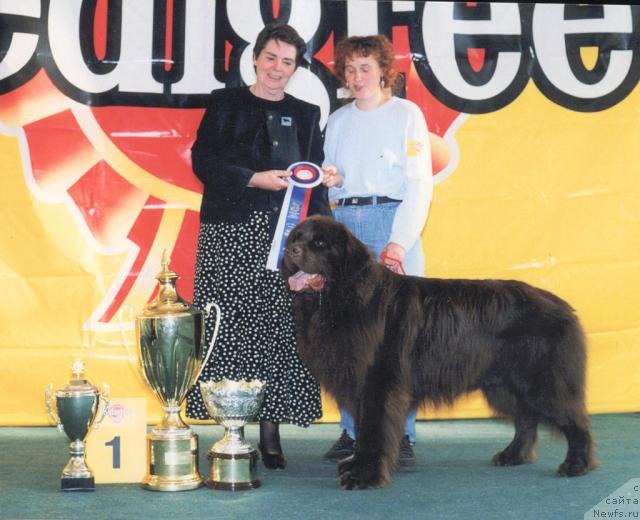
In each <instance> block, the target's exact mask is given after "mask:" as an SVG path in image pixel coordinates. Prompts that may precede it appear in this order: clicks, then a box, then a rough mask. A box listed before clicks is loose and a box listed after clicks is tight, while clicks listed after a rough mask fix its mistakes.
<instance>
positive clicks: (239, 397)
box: [200, 380, 264, 491]
mask: <svg viewBox="0 0 640 520" xmlns="http://www.w3.org/2000/svg"><path fill="white" fill-rule="evenodd" d="M200 393H201V394H202V399H203V401H204V404H205V406H206V407H207V411H208V412H209V415H211V417H213V418H214V419H215V420H216V422H217V423H218V424H221V425H222V426H224V427H225V431H224V437H223V438H222V439H221V440H219V441H218V442H216V443H215V444H214V445H213V446H212V447H211V449H210V450H209V451H208V453H207V458H208V459H209V461H210V462H211V472H210V474H209V478H208V479H207V481H206V485H207V487H209V488H212V489H225V490H229V491H237V490H242V489H253V488H257V487H259V486H260V481H259V480H258V479H257V478H256V465H257V460H258V454H257V453H256V450H255V449H254V448H253V447H252V446H251V444H249V443H248V442H247V441H246V440H245V439H244V425H245V424H246V423H248V422H250V421H251V420H252V419H253V418H254V417H255V415H256V413H258V410H259V409H260V405H261V404H262V398H263V397H264V383H263V382H262V381H258V380H253V381H230V380H224V381H218V382H215V381H206V382H205V381H201V382H200Z"/></svg>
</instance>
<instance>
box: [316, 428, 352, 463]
mask: <svg viewBox="0 0 640 520" xmlns="http://www.w3.org/2000/svg"><path fill="white" fill-rule="evenodd" d="M355 444H356V441H354V440H353V439H352V438H351V437H349V434H348V433H347V430H342V434H341V435H340V438H339V439H338V440H337V441H336V442H335V444H334V445H333V446H331V448H330V449H329V451H327V453H325V454H324V455H323V456H322V460H323V462H327V463H330V464H336V463H338V462H340V461H341V460H343V459H346V458H347V457H351V455H353V452H354V449H355Z"/></svg>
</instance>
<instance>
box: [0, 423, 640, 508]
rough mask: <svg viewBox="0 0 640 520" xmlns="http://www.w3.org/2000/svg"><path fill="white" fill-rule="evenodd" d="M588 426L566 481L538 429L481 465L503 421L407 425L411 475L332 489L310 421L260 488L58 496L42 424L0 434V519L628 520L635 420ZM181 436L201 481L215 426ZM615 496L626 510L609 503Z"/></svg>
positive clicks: (57, 456) (328, 430)
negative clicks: (573, 474) (588, 445)
mask: <svg viewBox="0 0 640 520" xmlns="http://www.w3.org/2000/svg"><path fill="white" fill-rule="evenodd" d="M592 422H593V431H594V435H595V438H596V443H597V449H598V457H599V460H600V463H601V466H600V468H598V469H596V470H595V471H593V472H591V473H589V474H588V475H586V476H583V477H578V478H571V479H568V478H561V477H557V476H556V475H555V470H556V467H557V462H558V460H560V459H561V458H562V456H563V455H564V453H565V450H566V442H565V440H564V439H563V438H562V437H561V436H557V435H551V434H550V432H549V431H548V430H545V429H541V431H540V437H539V449H538V460H537V461H536V462H535V463H534V464H530V465H522V466H517V467H510V468H505V467H494V466H493V465H492V464H491V462H490V460H491V456H492V455H493V453H494V452H496V451H498V450H500V449H502V447H504V444H505V443H506V442H508V441H509V440H510V439H511V437H512V432H513V430H512V426H511V425H510V424H509V423H505V422H502V421H499V420H447V421H419V422H418V424H417V433H418V441H417V443H416V445H415V447H414V450H415V453H416V458H417V464H416V467H415V470H414V471H412V472H397V473H395V474H394V475H393V480H392V482H391V484H390V485H389V486H387V487H385V488H382V489H376V490H365V491H344V490H342V489H340V487H339V486H338V483H337V473H336V469H335V467H334V466H332V465H329V464H326V463H323V462H322V461H321V456H322V453H324V451H325V450H326V449H327V448H328V447H329V446H330V445H331V444H332V443H333V441H334V440H335V438H336V436H337V434H338V433H339V430H338V426H337V425H336V424H314V425H312V426H311V427H310V428H308V429H306V430H304V429H301V428H297V427H294V426H284V427H283V429H282V444H283V448H284V451H285V454H286V456H287V459H288V462H289V464H288V466H287V468H286V469H285V470H284V471H275V472H274V471H268V470H266V469H265V468H264V467H263V466H262V463H258V477H259V478H260V480H261V481H262V486H261V487H260V488H258V489H254V490H249V491H237V492H230V491H213V490H210V489H207V488H206V487H203V488H200V489H197V490H194V491H184V492H176V493H158V492H153V491H147V490H144V489H142V487H141V486H140V485H138V484H96V489H95V491H93V492H74V493H62V492H61V491H60V471H61V469H62V467H63V466H64V464H65V462H66V460H67V458H68V456H67V447H68V443H67V441H66V438H65V437H64V436H63V435H61V434H60V433H58V432H57V431H56V429H55V428H53V427H2V428H0V453H2V457H1V458H0V461H1V462H0V518H2V519H25V520H35V519H45V518H46V519H65V520H75V519H78V520H80V519H82V520H91V519H105V520H107V519H108V520H120V519H122V520H125V519H126V520H129V519H131V518H136V519H141V520H144V519H147V518H148V519H154V520H162V519H171V520H175V519H185V520H186V519H190V518H194V519H196V518H197V519H202V518H212V519H220V520H227V519H233V520H235V519H244V520H249V519H305V520H313V519H322V518H324V519H342V518H345V519H361V518H362V519H364V518H366V519H368V520H376V519H396V518H398V519H406V520H409V519H447V520H448V519H458V518H460V519H467V518H482V519H483V520H488V519H496V520H497V519H500V520H504V519H509V518H513V519H518V520H527V519H532V520H533V519H535V520H538V519H562V520H565V519H567V520H569V519H582V518H601V517H602V518H608V517H612V518H616V516H606V515H607V514H611V515H615V511H616V510H617V511H618V512H619V514H625V515H627V516H625V518H636V517H637V515H639V514H640V513H639V511H640V506H638V505H637V500H638V499H640V492H638V491H635V492H634V491H633V487H631V491H630V493H631V494H628V493H629V492H628V491H624V490H623V491H621V492H619V491H618V490H620V488H622V487H623V486H624V485H625V484H627V483H628V482H629V481H630V480H632V479H635V482H636V484H638V483H640V446H639V445H638V441H637V439H638V432H639V431H640V414H603V415H594V416H592ZM193 429H194V430H195V431H196V433H197V434H198V436H199V438H200V454H199V458H200V461H199V462H200V472H201V473H202V474H203V475H206V472H207V471H208V467H209V463H208V461H207V460H206V450H207V448H208V447H209V446H210V445H211V444H212V443H213V442H214V441H216V440H218V439H219V438H220V436H221V435H222V427H220V426H210V425H196V426H193ZM246 437H247V439H248V440H249V441H250V442H251V443H252V444H254V445H256V444H257V437H258V427H257V425H255V424H251V425H249V426H248V427H247V428H246ZM625 489H626V488H625ZM636 489H637V488H636ZM634 493H635V495H634ZM610 495H611V498H610V499H609V503H608V504H607V503H606V499H607V497H609V496H610ZM623 496H624V498H625V500H630V502H625V503H624V504H620V503H619V502H620V499H621V498H623ZM634 497H635V499H636V503H635V505H634V504H633V499H634ZM587 513H588V514H587ZM585 514H586V515H585ZM634 515H636V516H634ZM618 517H619V516H618Z"/></svg>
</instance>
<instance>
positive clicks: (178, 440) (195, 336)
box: [136, 254, 220, 491]
mask: <svg viewBox="0 0 640 520" xmlns="http://www.w3.org/2000/svg"><path fill="white" fill-rule="evenodd" d="M156 279H157V280H158V283H159V287H158V294H157V296H156V298H155V300H154V301H152V302H151V303H149V304H148V305H146V306H145V308H144V310H143V312H142V314H140V315H138V316H137V317H136V339H137V344H138V361H139V368H140V371H141V373H142V375H143V378H144V380H145V381H146V383H147V384H148V385H149V387H150V388H151V389H152V390H153V392H154V393H155V394H156V396H157V397H158V399H160V401H161V402H162V408H163V410H164V415H163V417H162V420H161V421H160V422H159V423H158V424H157V425H156V426H155V427H153V428H152V429H151V431H150V432H149V433H148V434H147V456H148V462H149V464H148V469H147V475H146V476H145V478H144V480H143V481H142V486H143V487H144V488H146V489H150V490H153V491H186V490H190V489H196V488H198V487H200V486H202V484H203V480H202V477H201V476H200V474H199V472H198V436H197V435H196V434H195V433H194V431H193V430H192V429H191V428H189V427H188V426H187V425H186V424H185V423H184V421H183V420H182V418H181V417H180V407H181V405H182V402H183V401H184V399H185V397H186V396H187V392H188V390H189V388H191V386H192V385H193V384H194V383H195V382H196V380H197V379H198V377H199V376H200V372H201V371H202V368H204V366H205V364H206V363H207V361H208V359H209V357H210V356H211V352H212V350H213V345H214V342H215V339H216V336H217V332H218V327H219V325H220V309H219V307H218V306H217V305H216V304H215V303H210V304H209V305H208V306H207V308H206V309H205V311H204V312H203V311H202V310H199V309H197V308H195V307H194V306H192V305H191V304H189V303H188V302H186V301H185V300H183V299H182V298H181V297H180V296H179V295H178V293H177V290H176V280H177V279H178V275H177V274H176V273H175V272H173V271H172V270H171V269H170V268H169V261H168V259H167V256H166V254H164V255H163V258H162V270H161V271H160V273H159V274H158V275H157V276H156ZM211 307H215V309H216V323H215V329H214V334H213V337H212V340H211V344H210V345H209V348H208V350H207V352H206V356H205V358H204V360H203V359H202V354H203V350H204V337H205V336H204V320H205V314H206V315H209V312H210V309H211Z"/></svg>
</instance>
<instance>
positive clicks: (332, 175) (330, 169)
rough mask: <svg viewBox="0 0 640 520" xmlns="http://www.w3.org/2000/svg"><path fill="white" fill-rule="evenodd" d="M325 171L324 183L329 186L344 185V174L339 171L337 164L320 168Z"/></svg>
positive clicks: (337, 186) (338, 186)
mask: <svg viewBox="0 0 640 520" xmlns="http://www.w3.org/2000/svg"><path fill="white" fill-rule="evenodd" d="M320 169H321V170H322V173H323V177H322V184H324V185H325V186H326V187H327V188H340V187H342V176H341V175H340V172H338V168H336V167H335V166H324V167H323V168H320Z"/></svg>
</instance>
